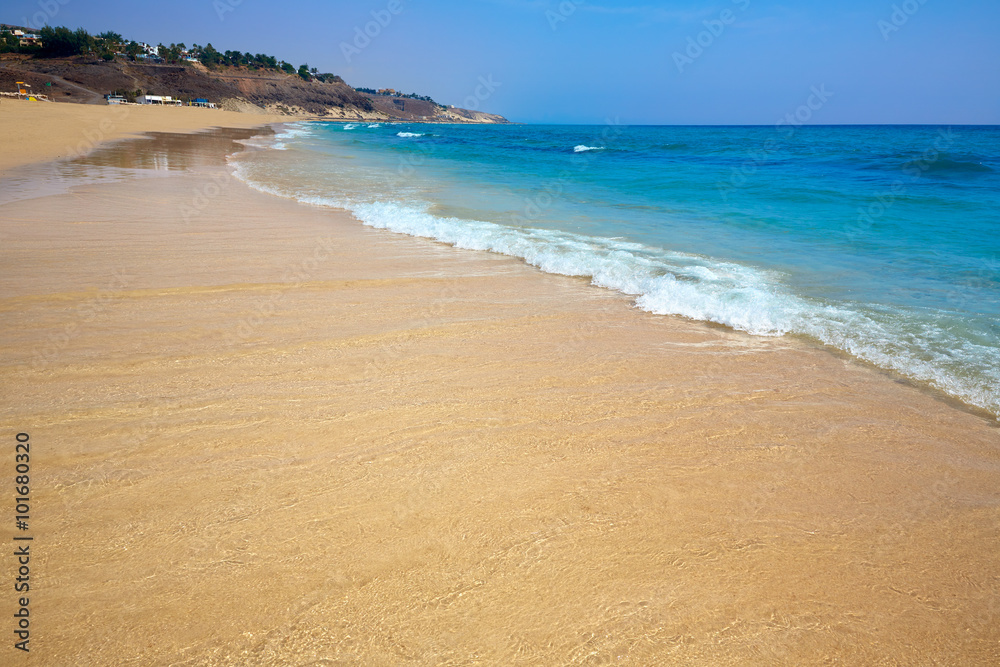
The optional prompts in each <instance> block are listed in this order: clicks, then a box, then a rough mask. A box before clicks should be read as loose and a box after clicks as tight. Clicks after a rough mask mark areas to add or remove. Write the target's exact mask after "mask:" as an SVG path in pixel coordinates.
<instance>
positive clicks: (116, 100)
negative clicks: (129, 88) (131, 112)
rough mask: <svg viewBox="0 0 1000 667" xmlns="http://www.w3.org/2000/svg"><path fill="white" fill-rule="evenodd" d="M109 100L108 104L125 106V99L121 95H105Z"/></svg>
mask: <svg viewBox="0 0 1000 667" xmlns="http://www.w3.org/2000/svg"><path fill="white" fill-rule="evenodd" d="M105 98H106V99H107V100H108V104H125V103H126V101H125V98H124V97H122V96H121V95H105Z"/></svg>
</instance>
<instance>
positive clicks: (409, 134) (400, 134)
mask: <svg viewBox="0 0 1000 667" xmlns="http://www.w3.org/2000/svg"><path fill="white" fill-rule="evenodd" d="M396 136H397V137H403V138H406V137H423V136H425V135H423V134H421V133H419V132H397V133H396Z"/></svg>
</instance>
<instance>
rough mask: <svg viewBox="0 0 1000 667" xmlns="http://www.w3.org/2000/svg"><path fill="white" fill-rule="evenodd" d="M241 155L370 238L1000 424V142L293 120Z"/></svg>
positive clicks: (250, 166)
mask: <svg viewBox="0 0 1000 667" xmlns="http://www.w3.org/2000/svg"><path fill="white" fill-rule="evenodd" d="M258 145H259V146H260V147H262V148H264V150H257V151H249V152H243V153H240V154H238V155H236V156H234V158H233V159H232V160H231V162H232V165H233V166H234V168H235V170H236V173H237V176H238V177H239V178H240V179H242V180H244V181H245V182H247V183H249V184H250V185H252V186H254V187H256V188H258V189H261V190H264V191H267V192H270V193H273V194H277V195H281V196H285V197H290V198H294V199H298V200H300V201H303V202H308V203H312V204H317V205H322V206H331V207H339V208H346V209H348V210H350V211H351V212H352V213H353V214H354V215H355V216H356V217H357V218H358V220H360V221H361V222H362V223H364V224H367V225H371V226H374V227H380V228H386V229H390V230H393V231H396V232H401V233H405V234H411V235H414V236H422V237H428V238H432V239H437V240H439V241H442V242H444V243H449V244H453V245H455V246H458V247H462V248H475V249H481V250H488V251H492V252H497V253H503V254H507V255H512V256H515V257H519V258H522V259H524V260H525V261H526V262H529V263H530V264H532V265H535V266H537V267H539V268H540V269H542V270H543V271H548V272H551V273H560V274H566V275H573V276H587V277H590V279H591V280H592V281H593V283H594V284H595V285H598V286H600V287H604V288H607V289H613V290H618V291H620V292H623V293H626V294H629V295H633V296H634V297H635V305H636V307H638V308H641V309H643V310H647V311H649V312H652V313H658V314H664V315H677V316H681V317H687V318H691V319H694V320H704V321H709V322H715V323H718V324H722V325H725V326H727V327H731V328H733V329H737V330H740V331H746V332H748V333H750V334H753V335H758V336H784V335H793V336H800V337H805V338H807V339H811V340H813V341H815V342H818V343H821V344H824V345H827V346H832V347H834V348H837V349H839V350H842V351H844V352H847V353H849V354H851V355H853V356H854V357H856V358H859V359H862V360H864V361H866V362H870V363H873V364H875V365H877V366H880V367H882V368H884V369H887V370H890V371H893V372H895V373H898V374H901V375H903V376H905V377H907V378H909V379H911V380H913V381H916V382H918V383H922V384H925V385H928V386H932V387H935V388H937V389H939V390H942V391H944V392H946V393H948V394H950V395H951V396H953V397H956V398H958V399H960V400H962V401H964V402H966V403H967V404H970V405H972V406H976V407H979V408H983V409H985V410H987V411H989V412H991V413H992V414H993V415H995V416H1000V128H998V127H969V126H961V127H950V128H949V127H926V126H836V127H822V126H803V127H797V128H796V127H790V126H785V127H650V126H640V127H629V126H624V125H620V124H617V123H614V122H609V123H607V124H606V125H600V126H565V125H560V126H537V125H505V126H498V125H487V126H470V125H437V124H434V125H431V124H384V123H383V124H374V123H355V124H343V123H325V122H310V123H295V124H291V125H288V126H285V127H284V128H283V130H281V131H280V132H279V133H278V134H277V135H276V136H275V137H271V138H268V139H267V140H262V141H261V142H259V143H258Z"/></svg>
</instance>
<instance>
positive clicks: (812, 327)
mask: <svg viewBox="0 0 1000 667" xmlns="http://www.w3.org/2000/svg"><path fill="white" fill-rule="evenodd" d="M236 170H237V177H238V178H241V180H244V181H246V182H247V183H248V184H250V185H252V186H253V187H256V188H257V189H259V190H262V191H264V192H270V193H271V194H277V195H279V196H285V197H291V198H294V199H297V200H299V201H302V202H304V203H309V204H313V205H319V206H330V207H336V208H341V209H346V210H348V211H350V212H351V213H352V214H353V215H354V216H355V217H356V218H357V219H358V220H360V221H361V222H362V223H364V224H365V225H368V226H371V227H376V228H379V229H387V230H391V231H394V232H399V233H403V234H408V235H411V236H419V237H424V238H430V239H434V240H437V241H440V242H443V243H447V244H450V245H452V246H455V247H457V248H466V249H471V250H485V251H490V252H495V253H499V254H503V255H508V256H511V257H517V258H520V259H522V260H524V261H525V262H527V263H528V264H531V265H532V266H535V267H538V268H539V269H541V270H542V271H545V272H548V273H555V274H561V275H568V276H580V277H589V278H590V280H591V282H592V283H593V284H594V285H596V286H599V287H604V288H607V289H612V290H616V291H618V292H621V293H624V294H628V295H630V296H634V297H635V305H636V306H637V307H638V308H640V309H642V310H645V311H648V312H651V313H655V314H661V315H677V316H681V317H685V318H688V319H692V320H698V321H706V322H714V323H717V324H721V325H725V326H727V327H730V328H732V329H735V330H739V331H744V332H747V333H749V334H753V335H758V336H782V335H786V334H797V335H802V336H807V337H810V338H812V339H814V340H817V341H819V342H821V343H823V344H826V345H830V346H833V347H836V348H838V349H841V350H844V351H846V352H849V353H850V354H852V355H854V356H855V357H857V358H859V359H862V360H865V361H867V362H870V363H873V364H876V365H878V366H881V367H883V368H886V369H889V370H892V371H895V372H898V373H901V374H903V375H905V376H908V377H910V378H911V379H914V380H918V381H922V382H926V383H928V384H930V385H932V386H935V387H937V388H938V389H941V390H943V391H945V392H947V393H950V394H952V395H954V396H957V397H959V398H961V399H962V400H965V401H966V402H968V403H970V404H972V405H977V406H979V407H982V408H985V409H987V410H989V411H991V412H993V413H994V414H997V415H1000V349H998V348H995V347H989V346H984V345H977V344H975V343H974V342H972V341H970V340H968V339H966V338H963V337H962V336H961V335H958V334H956V333H954V332H955V330H956V329H955V326H956V323H955V322H954V321H952V320H950V319H949V318H950V317H952V315H951V314H948V313H945V312H931V311H927V312H924V313H921V314H920V316H919V317H916V316H914V313H913V312H909V311H904V310H890V309H885V308H884V309H882V310H878V309H876V308H874V307H872V306H870V305H865V304H855V303H850V302H827V301H822V300H819V299H814V298H808V297H804V296H801V295H798V294H795V293H794V292H793V291H792V290H791V289H790V288H788V287H787V284H786V277H785V276H784V275H783V274H781V273H779V272H775V271H770V270H766V269H762V268H759V267H754V266H749V265H745V264H740V263H736V262H729V261H723V260H719V259H715V258H711V257H704V256H699V255H692V254H686V253H680V252H674V251H668V250H664V249H662V248H655V247H651V246H647V245H643V244H640V243H636V242H633V241H626V240H622V239H613V238H603V237H593V236H585V235H579V234H574V233H571V232H566V231H556V230H546V229H536V228H530V227H508V226H505V225H502V224H498V223H494V222H488V221H482V220H472V219H462V218H453V217H443V216H438V215H434V214H431V213H429V212H428V210H429V208H430V205H429V204H420V205H417V204H412V203H411V204H404V203H402V202H393V201H362V200H352V199H336V198H330V197H323V196H317V195H312V194H304V193H298V194H296V193H289V192H278V191H276V190H275V189H273V188H269V187H267V186H265V185H263V184H259V183H255V182H254V180H253V179H251V178H247V177H246V175H245V174H243V173H241V166H240V165H239V164H237V166H236ZM944 351H947V352H944ZM969 365H973V366H978V367H980V368H982V367H985V368H987V369H989V368H992V369H995V370H994V371H987V372H986V373H985V374H981V375H977V376H974V377H973V376H970V375H969V374H968V373H966V372H965V371H964V370H963V368H967V367H969Z"/></svg>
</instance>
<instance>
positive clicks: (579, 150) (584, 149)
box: [573, 144, 604, 153]
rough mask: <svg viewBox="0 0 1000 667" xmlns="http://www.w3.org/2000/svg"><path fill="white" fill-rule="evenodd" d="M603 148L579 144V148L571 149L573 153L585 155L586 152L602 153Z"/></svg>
mask: <svg viewBox="0 0 1000 667" xmlns="http://www.w3.org/2000/svg"><path fill="white" fill-rule="evenodd" d="M603 150H604V146H584V145H583V144H580V145H579V146H574V147H573V152H574V153H586V152H587V151H603Z"/></svg>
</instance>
